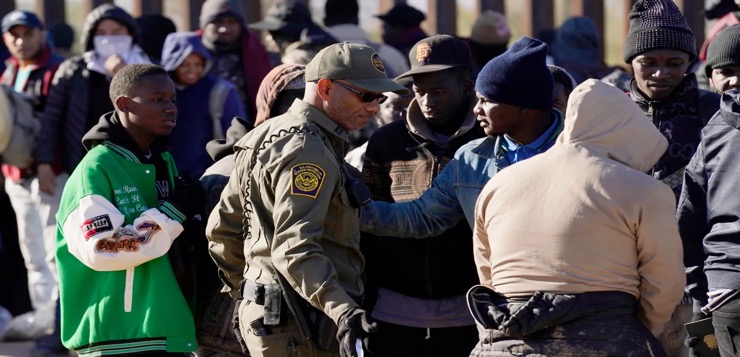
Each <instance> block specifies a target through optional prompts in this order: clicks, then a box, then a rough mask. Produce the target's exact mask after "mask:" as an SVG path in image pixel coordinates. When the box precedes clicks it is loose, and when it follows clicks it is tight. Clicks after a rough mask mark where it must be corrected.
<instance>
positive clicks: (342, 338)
mask: <svg viewBox="0 0 740 357" xmlns="http://www.w3.org/2000/svg"><path fill="white" fill-rule="evenodd" d="M338 327H339V329H338V330H337V340H339V354H340V355H341V356H342V357H358V356H357V350H355V345H356V344H357V341H358V340H360V341H361V340H362V337H364V336H365V335H367V334H369V333H373V332H375V330H377V329H378V324H377V323H376V322H374V321H371V320H370V318H369V317H368V313H367V311H365V310H363V309H360V308H354V309H351V310H349V311H347V312H346V313H345V314H344V315H343V316H342V317H341V318H340V319H339V326H338Z"/></svg>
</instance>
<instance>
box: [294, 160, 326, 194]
mask: <svg viewBox="0 0 740 357" xmlns="http://www.w3.org/2000/svg"><path fill="white" fill-rule="evenodd" d="M291 174H292V181H293V183H292V185H291V186H290V194H291V195H294V196H306V197H311V198H316V196H318V195H319V192H320V191H321V186H322V185H323V184H324V177H326V172H325V171H324V169H322V168H321V167H319V166H318V165H315V164H310V163H302V164H298V165H295V166H293V168H291Z"/></svg>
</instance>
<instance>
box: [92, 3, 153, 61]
mask: <svg viewBox="0 0 740 357" xmlns="http://www.w3.org/2000/svg"><path fill="white" fill-rule="evenodd" d="M105 19H111V20H115V21H117V22H120V23H121V24H123V25H124V26H126V28H128V32H129V33H130V34H131V37H132V38H133V41H132V42H133V43H135V44H139V43H140V41H139V35H140V34H139V25H138V24H137V23H136V21H135V20H134V18H133V17H131V15H129V13H128V12H126V10H124V9H122V8H120V7H118V6H116V5H113V4H111V3H106V4H102V5H100V6H98V7H96V8H95V9H93V11H90V13H89V14H87V17H85V24H84V25H83V26H82V34H81V36H80V44H82V48H83V51H82V52H87V51H90V50H92V49H93V37H95V28H96V27H97V26H98V24H99V23H100V22H101V21H103V20H105Z"/></svg>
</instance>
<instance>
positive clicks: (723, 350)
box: [712, 295, 740, 357]
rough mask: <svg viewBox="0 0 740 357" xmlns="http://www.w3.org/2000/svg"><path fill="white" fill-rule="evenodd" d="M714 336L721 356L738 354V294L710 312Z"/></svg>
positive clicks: (739, 340)
mask: <svg viewBox="0 0 740 357" xmlns="http://www.w3.org/2000/svg"><path fill="white" fill-rule="evenodd" d="M712 325H713V326H714V336H715V337H716V338H717V343H719V354H720V355H721V356H722V357H726V356H738V355H740V296H738V295H735V297H734V298H732V299H731V300H729V301H727V302H726V303H725V304H724V305H722V306H720V308H719V309H717V310H714V312H712Z"/></svg>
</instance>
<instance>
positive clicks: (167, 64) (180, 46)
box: [162, 32, 213, 73]
mask: <svg viewBox="0 0 740 357" xmlns="http://www.w3.org/2000/svg"><path fill="white" fill-rule="evenodd" d="M191 53H195V54H198V55H200V56H201V57H203V59H204V60H205V64H206V68H205V71H204V72H203V73H208V71H209V70H210V68H211V66H212V65H213V58H212V57H211V54H210V53H209V52H208V49H206V46H204V45H203V41H201V39H200V37H198V35H196V34H195V33H194V32H174V33H171V34H169V35H167V38H166V39H165V40H164V45H163V46H162V67H163V68H164V69H165V70H166V71H167V72H174V71H175V70H176V69H177V67H180V65H181V64H182V62H183V61H185V58H187V57H188V56H189V55H190V54H191Z"/></svg>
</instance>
